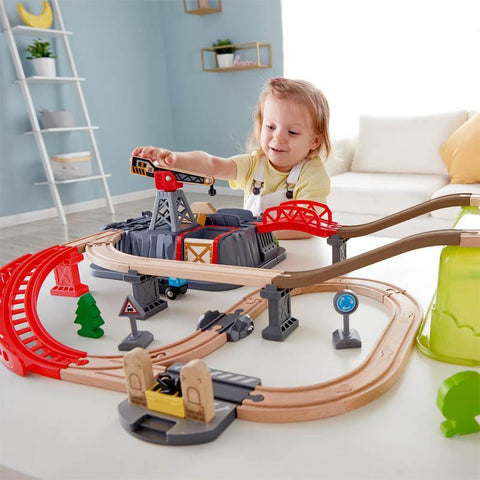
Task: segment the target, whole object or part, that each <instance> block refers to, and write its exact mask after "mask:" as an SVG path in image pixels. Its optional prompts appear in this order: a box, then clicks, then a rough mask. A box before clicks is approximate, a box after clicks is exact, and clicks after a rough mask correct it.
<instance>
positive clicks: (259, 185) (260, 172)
mask: <svg viewBox="0 0 480 480" xmlns="http://www.w3.org/2000/svg"><path fill="white" fill-rule="evenodd" d="M264 177H265V159H264V158H263V157H261V158H260V160H259V162H258V166H257V169H256V170H255V173H254V175H253V180H252V193H253V194H254V195H259V194H260V193H261V191H262V189H263V183H264V182H263V179H264Z"/></svg>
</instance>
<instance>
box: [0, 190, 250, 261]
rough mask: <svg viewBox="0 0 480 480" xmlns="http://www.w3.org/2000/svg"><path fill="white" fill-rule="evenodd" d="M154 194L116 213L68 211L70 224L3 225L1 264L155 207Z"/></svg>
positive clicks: (233, 198) (235, 201) (220, 202)
mask: <svg viewBox="0 0 480 480" xmlns="http://www.w3.org/2000/svg"><path fill="white" fill-rule="evenodd" d="M185 194H186V196H187V199H188V201H189V202H190V203H193V202H210V203H212V204H213V205H214V206H215V207H216V208H222V207H241V206H242V197H240V196H237V195H216V196H215V197H209V196H208V195H205V194H202V193H192V192H185ZM153 201H154V195H153V194H152V197H151V198H145V199H142V200H136V201H134V202H128V203H121V204H117V205H115V214H114V215H112V214H111V213H110V212H108V210H107V208H106V207H104V208H97V209H95V210H88V211H86V212H81V213H74V214H71V215H67V222H68V224H67V225H63V224H62V223H61V222H60V220H59V218H58V217H54V218H49V219H46V220H41V221H38V222H31V223H24V224H22V225H16V226H13V227H6V228H1V229H0V265H4V264H5V263H8V262H10V261H12V260H14V259H16V258H18V257H20V256H22V255H24V254H25V253H35V252H38V251H40V250H42V249H44V248H47V247H50V246H52V245H61V244H63V243H66V242H69V241H71V240H75V239H77V238H81V237H84V236H86V235H89V234H91V233H94V232H97V231H98V230H99V229H100V228H101V227H102V226H103V225H107V224H109V223H112V222H118V221H121V220H125V219H127V218H133V217H138V216H140V215H141V213H142V211H146V210H152V208H153Z"/></svg>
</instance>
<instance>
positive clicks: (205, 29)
mask: <svg viewBox="0 0 480 480" xmlns="http://www.w3.org/2000/svg"><path fill="white" fill-rule="evenodd" d="M214 1H215V0H211V2H214ZM4 3H5V4H6V7H7V12H8V14H9V18H10V22H11V24H12V25H16V24H21V20H20V18H19V17H18V14H17V13H16V10H15V4H16V2H14V1H13V0H4ZM60 3H61V5H60V7H61V9H62V14H63V19H64V22H65V25H66V28H67V30H70V31H72V32H73V35H72V36H71V38H70V43H71V47H72V51H73V54H74V57H75V61H76V65H77V70H78V73H79V75H80V76H82V77H85V78H86V79H87V80H86V82H84V83H83V89H84V94H85V98H86V101H87V106H88V109H89V113H90V117H91V120H92V123H93V124H94V125H99V126H100V129H99V130H98V131H97V133H96V138H97V142H98V146H99V150H100V154H101V156H102V160H103V163H104V167H105V171H106V172H109V173H112V174H113V176H112V177H111V178H110V179H109V186H110V190H111V193H112V194H113V195H117V194H122V193H127V192H132V191H137V190H143V189H146V188H150V184H149V183H148V182H146V181H145V179H144V178H141V177H137V176H133V175H130V173H129V171H128V166H127V165H128V164H127V161H128V157H129V154H130V152H131V150H132V148H133V147H135V146H136V145H141V144H147V145H148V144H153V145H162V146H165V147H170V148H172V149H177V150H189V149H204V150H207V151H209V152H211V153H215V154H217V155H225V156H227V155H233V154H235V153H238V152H240V151H242V148H243V145H244V142H245V139H246V136H247V134H248V132H249V130H250V128H251V112H252V108H253V106H254V105H255V102H256V100H257V97H258V93H259V91H260V89H261V86H262V84H263V83H264V81H265V80H266V79H267V78H270V77H272V76H280V75H281V74H282V71H283V63H282V32H281V11H280V0H263V1H259V0H256V1H255V0H224V1H223V11H222V12H221V13H217V14H213V15H205V16H196V15H188V14H185V12H184V11H183V3H182V1H181V0H120V1H119V0H95V1H93V0H89V1H82V2H79V1H74V0H61V2H60ZM23 4H24V5H25V7H26V8H27V9H29V10H30V11H31V12H32V13H39V12H40V10H41V4H42V2H41V0H28V1H27V0H25V1H24V2H23ZM2 37H3V39H2V41H0V101H1V106H2V108H1V110H0V161H1V170H0V172H1V173H0V190H1V191H0V216H7V215H14V214H17V213H22V212H28V211H32V210H37V209H44V208H49V207H52V206H53V202H52V200H51V197H50V193H49V190H48V187H45V186H43V187H42V186H33V182H35V181H42V180H44V178H45V177H44V173H43V168H42V165H41V160H40V156H39V153H38V149H37V147H36V143H35V140H34V138H33V136H31V135H29V136H27V135H24V134H23V132H25V131H27V130H30V129H31V127H30V122H29V120H28V116H27V113H26V107H25V102H24V99H23V96H22V95H21V92H20V88H19V87H18V85H15V84H14V83H13V82H14V80H15V79H16V74H15V71H14V68H13V62H12V60H11V58H10V53H9V51H8V47H7V44H6V39H5V37H4V36H3V34H2ZM224 37H230V38H231V39H232V41H234V42H237V43H243V42H249V41H256V40H258V41H263V42H268V43H271V44H272V47H273V60H274V61H273V67H274V68H272V69H265V70H250V71H239V72H226V73H209V72H203V71H202V69H201V58H200V49H201V48H202V47H207V46H209V45H211V43H212V42H213V41H214V40H215V39H217V38H224ZM16 39H17V40H18V42H17V44H18V45H19V49H20V53H21V55H22V58H24V55H23V47H24V46H25V45H26V44H28V43H29V42H30V41H31V38H30V37H18V36H17V37H16ZM52 43H53V49H54V50H55V53H56V54H57V55H58V57H59V58H58V60H57V70H58V72H57V74H58V75H62V76H69V75H70V72H69V69H68V65H67V63H66V62H65V61H64V60H63V59H64V58H65V53H64V51H63V49H62V44H61V43H62V42H61V41H60V40H53V42H52ZM24 67H25V69H26V74H27V75H29V72H30V65H29V62H28V61H27V60H24ZM31 91H32V96H33V99H34V104H35V107H36V110H37V111H38V110H41V109H48V110H56V109H61V108H65V109H68V110H71V111H73V112H74V115H75V120H76V122H77V124H83V121H82V120H83V119H82V115H81V111H80V109H79V105H78V101H77V97H76V96H75V95H74V94H73V92H74V87H73V86H71V85H65V86H62V87H53V86H51V85H47V86H31ZM44 138H45V139H46V141H47V148H48V151H49V153H50V154H58V153H66V152H71V151H78V150H87V149H89V146H88V145H89V144H88V138H87V135H86V133H84V132H71V133H62V134H50V135H45V136H44ZM60 192H61V196H62V200H63V202H64V203H65V204H69V203H76V202H81V201H85V200H91V199H94V198H98V197H101V196H102V190H101V188H100V184H99V182H80V183H76V184H72V185H69V186H61V188H60Z"/></svg>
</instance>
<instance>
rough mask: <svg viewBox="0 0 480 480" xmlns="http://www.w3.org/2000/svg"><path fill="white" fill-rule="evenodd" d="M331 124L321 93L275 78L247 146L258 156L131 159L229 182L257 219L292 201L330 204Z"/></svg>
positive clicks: (160, 152)
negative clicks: (240, 192)
mask: <svg viewBox="0 0 480 480" xmlns="http://www.w3.org/2000/svg"><path fill="white" fill-rule="evenodd" d="M328 123H329V107H328V103H327V100H326V98H325V97H324V95H323V93H322V92H321V91H320V90H318V89H317V88H315V87H314V86H313V85H312V84H311V83H309V82H305V81H302V80H289V79H286V78H274V79H271V80H270V81H269V82H268V83H267V84H266V86H265V88H264V89H263V91H262V93H261V95H260V99H259V102H258V104H257V106H256V112H255V123H254V127H253V131H252V133H251V135H250V138H249V143H248V146H249V147H250V148H251V150H250V151H253V153H251V154H243V155H237V156H234V157H230V158H220V157H216V156H214V155H210V154H209V153H206V152H200V151H193V152H172V151H170V150H167V149H164V148H155V147H137V148H135V150H134V151H133V153H132V155H134V156H138V157H143V158H148V159H150V160H152V161H153V162H156V164H157V165H158V166H160V167H174V168H178V169H180V170H187V171H191V172H193V173H197V174H200V175H211V176H214V177H215V178H219V179H223V180H229V182H230V186H231V187H232V188H234V189H242V190H243V191H244V208H246V209H248V210H251V211H252V213H253V215H254V216H255V217H257V216H259V215H261V214H262V213H263V211H264V210H265V209H266V208H268V207H271V206H276V205H279V204H280V203H282V202H285V201H287V200H292V199H293V200H314V201H317V202H321V203H326V197H327V195H328V194H329V193H330V179H329V177H328V175H327V172H326V170H325V168H324V166H323V161H324V160H325V159H326V157H327V156H328V154H329V152H330V138H329V134H328ZM320 155H322V157H323V158H321V157H320Z"/></svg>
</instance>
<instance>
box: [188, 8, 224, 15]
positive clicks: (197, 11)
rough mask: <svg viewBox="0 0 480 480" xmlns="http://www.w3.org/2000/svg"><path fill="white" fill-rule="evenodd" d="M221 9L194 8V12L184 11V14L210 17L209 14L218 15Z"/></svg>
mask: <svg viewBox="0 0 480 480" xmlns="http://www.w3.org/2000/svg"><path fill="white" fill-rule="evenodd" d="M221 11H222V9H221V8H196V9H194V10H185V13H191V14H192V15H210V14H211V13H220V12H221Z"/></svg>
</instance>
